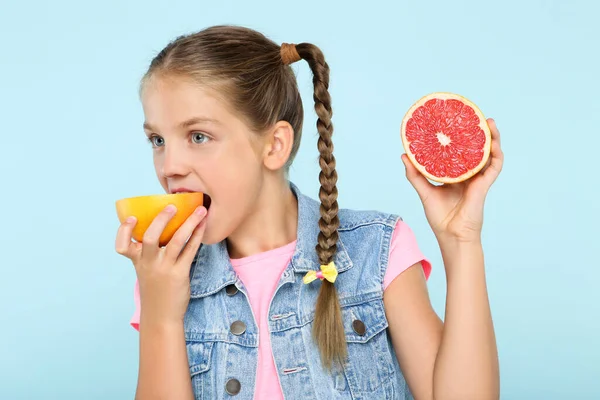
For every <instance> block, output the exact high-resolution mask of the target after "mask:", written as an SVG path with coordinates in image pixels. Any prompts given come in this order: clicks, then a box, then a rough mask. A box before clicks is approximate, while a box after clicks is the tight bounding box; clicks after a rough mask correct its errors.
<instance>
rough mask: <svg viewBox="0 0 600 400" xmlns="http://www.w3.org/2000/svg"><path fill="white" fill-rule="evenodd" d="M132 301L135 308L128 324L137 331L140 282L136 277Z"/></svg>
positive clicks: (138, 324)
mask: <svg viewBox="0 0 600 400" xmlns="http://www.w3.org/2000/svg"><path fill="white" fill-rule="evenodd" d="M133 302H134V303H135V310H134V312H133V316H132V317H131V320H130V321H129V324H130V325H131V326H133V328H134V329H135V330H136V331H138V332H139V330H140V283H139V281H138V280H137V279H136V280H135V287H134V289H133Z"/></svg>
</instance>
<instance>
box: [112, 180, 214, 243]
mask: <svg viewBox="0 0 600 400" xmlns="http://www.w3.org/2000/svg"><path fill="white" fill-rule="evenodd" d="M204 198H205V196H204V194H203V193H201V192H189V193H177V194H157V195H149V196H138V197H128V198H125V199H120V200H117V202H116V208H117V216H118V218H119V221H120V222H121V223H123V222H124V221H125V219H127V217H129V216H134V217H136V218H137V223H136V225H135V226H134V228H133V232H132V236H133V239H134V240H135V241H136V242H139V243H141V242H142V239H143V238H144V233H146V229H148V227H149V226H150V224H151V223H152V221H153V220H154V218H156V216H157V215H158V214H159V213H160V212H161V211H162V210H163V209H164V208H165V207H166V206H168V205H169V204H173V205H174V206H175V207H176V208H177V212H176V213H175V215H174V216H173V217H172V218H171V219H170V220H169V222H168V223H167V226H165V228H164V229H163V231H162V233H161V235H160V238H159V246H161V247H162V246H166V245H167V243H169V241H170V240H171V238H173V235H174V234H175V232H176V231H177V229H179V227H180V226H181V225H182V224H183V223H184V222H185V221H186V220H187V218H188V217H189V216H190V215H192V213H193V212H194V210H195V209H196V207H199V206H201V205H203V204H205V203H206V201H205V199H204ZM206 205H207V206H208V204H206Z"/></svg>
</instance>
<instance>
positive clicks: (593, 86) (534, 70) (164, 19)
mask: <svg viewBox="0 0 600 400" xmlns="http://www.w3.org/2000/svg"><path fill="white" fill-rule="evenodd" d="M332 3H334V2H325V1H322V0H319V1H315V0H304V1H301V2H281V1H258V0H257V1H252V2H248V1H238V2H234V1H227V0H223V1H221V2H216V1H212V2H199V1H171V2H166V1H163V2H159V1H148V0H147V1H141V0H135V1H128V2H122V1H114V0H112V1H102V2H78V1H53V2H42V1H30V2H24V1H23V2H18V3H17V2H16V1H12V2H10V1H8V2H7V1H6V0H2V1H1V5H0V10H1V11H0V116H1V118H0V134H1V135H0V137H1V138H2V140H7V142H6V143H5V144H6V146H2V147H1V153H0V154H1V155H0V171H1V172H2V185H1V190H2V196H0V201H1V205H2V216H1V217H0V221H2V222H1V223H0V227H1V229H0V243H1V246H2V258H0V268H1V279H0V282H1V283H0V284H1V288H0V307H1V309H0V324H1V329H0V398H2V399H11V400H12V399H15V400H16V399H32V398H46V399H61V400H70V399H90V400H91V399H131V398H133V394H134V390H135V384H136V378H137V363H138V347H137V339H138V334H137V332H136V331H134V330H133V329H132V328H131V327H130V326H129V324H128V322H129V318H130V316H131V314H132V312H133V307H134V304H133V284H134V280H135V273H134V269H133V267H132V266H131V264H130V262H129V261H128V260H127V259H125V258H123V257H121V256H119V255H117V254H116V253H115V252H114V237H115V234H116V230H117V227H118V221H117V218H116V213H115V208H114V201H115V200H116V199H118V198H121V197H126V196H132V195H138V194H147V193H158V192H160V191H161V189H160V186H159V185H158V182H157V181H156V179H155V176H154V171H153V167H152V160H151V150H150V148H149V147H148V146H147V144H146V143H145V137H144V134H143V131H142V122H143V115H142V110H141V106H140V103H139V101H138V98H137V86H138V82H139V78H140V77H141V75H142V74H143V72H144V71H145V68H146V67H147V65H148V63H149V61H150V59H151V58H152V57H153V55H154V54H155V53H156V52H157V51H159V50H160V49H161V48H162V47H163V46H164V45H166V44H167V42H168V41H169V40H171V39H173V38H174V37H175V36H177V35H179V34H182V33H188V32H191V31H195V30H199V29H202V28H204V27H207V26H209V25H214V24H222V23H228V24H240V25H246V26H249V27H251V28H255V29H258V30H260V31H262V32H264V33H265V34H266V35H268V36H270V37H271V38H272V39H274V40H275V41H277V42H278V43H281V42H302V41H308V42H313V43H315V44H317V45H318V46H320V47H321V48H322V50H323V52H324V53H325V55H326V57H327V61H328V63H329V64H330V67H331V94H332V99H333V107H334V120H333V121H334V125H335V134H334V143H335V146H336V156H337V159H338V171H339V176H340V180H339V190H340V204H341V206H342V207H351V208H368V209H379V210H384V211H390V212H396V213H400V214H401V215H402V216H403V217H404V218H405V220H406V221H407V222H408V223H409V224H410V225H411V226H412V228H413V229H414V231H415V233H416V235H417V237H418V240H419V243H420V245H421V247H422V249H423V250H424V252H425V253H426V254H427V255H428V256H429V257H430V258H431V259H432V261H433V264H434V270H433V274H432V277H431V279H430V281H429V287H430V293H431V297H432V301H433V304H434V306H435V308H436V310H437V311H438V312H439V314H440V315H442V316H443V312H444V300H445V276H444V270H443V266H442V263H441V257H440V253H439V249H438V247H437V243H436V241H435V238H434V237H433V235H432V233H431V231H430V229H429V226H428V225H427V222H426V220H425V217H424V214H423V211H422V208H421V204H420V202H419V199H418V197H417V196H416V193H415V192H414V190H413V188H412V187H411V186H410V185H409V184H408V182H407V181H406V178H405V177H404V168H403V165H402V163H401V161H400V154H401V153H402V145H401V141H400V133H399V128H400V122H401V119H402V117H403V116H404V113H405V111H406V110H407V109H408V108H409V107H410V105H411V104H412V103H413V102H414V101H415V100H417V99H419V98H420V97H421V96H422V95H424V94H427V93H430V92H433V91H452V92H457V93H460V94H463V95H465V96H467V97H468V98H470V99H471V100H473V101H474V102H475V103H476V104H477V105H478V106H479V107H480V108H481V109H482V110H483V112H484V113H485V114H486V116H488V117H493V118H495V119H496V121H497V124H498V127H499V129H500V131H501V133H502V136H503V142H502V143H503V148H504V151H505V155H506V161H505V168H504V171H503V172H502V175H501V177H500V178H499V180H498V181H497V182H496V184H495V185H494V187H493V190H492V191H491V192H490V194H489V197H488V202H487V206H486V207H487V208H486V219H485V224H484V245H485V251H486V253H485V254H486V261H487V277H488V284H489V293H490V298H491V304H492V307H493V316H494V321H495V326H496V329H497V338H498V346H499V352H500V362H501V375H502V377H501V381H502V399H528V400H529V399H544V400H551V399H565V398H568V399H598V398H600V387H599V385H598V380H599V379H600V366H599V363H600V345H599V343H598V338H599V333H598V332H599V331H600V324H599V322H598V317H599V315H600V295H599V294H598V282H599V281H600V261H599V260H598V250H599V249H600V246H599V245H598V239H599V238H600V235H599V234H598V226H599V223H600V220H599V216H598V215H599V211H600V201H599V200H598V197H599V195H600V193H599V191H598V186H597V183H596V182H595V181H594V179H595V178H596V175H597V174H598V171H599V169H600V168H599V158H600V156H599V152H598V149H599V148H600V146H599V145H600V143H599V139H598V138H599V137H600V135H599V132H600V131H599V129H598V117H599V116H600V101H599V100H598V93H599V92H600V80H599V78H598V71H600V56H599V54H600V53H599V52H598V39H600V27H599V25H598V24H597V15H599V13H600V5H599V3H598V2H593V1H591V0H589V1H587V2H586V1H570V2H568V3H567V2H559V1H550V0H547V1H542V0H538V1H533V0H530V1H516V0H505V1H494V2H483V1H481V0H479V1H453V2H445V1H441V0H435V1H428V2H417V1H412V2H406V1H394V2H392V1H387V2H383V1H375V0H373V1H369V2H357V3H352V2H343V3H342V2H340V3H339V4H338V5H334V4H332ZM294 69H295V70H296V71H297V73H298V79H299V84H300V86H301V89H302V94H303V98H304V101H305V106H306V110H307V115H306V124H305V127H306V128H305V132H304V142H303V144H302V147H301V150H300V153H299V155H298V158H297V160H296V162H295V164H294V168H293V169H292V179H293V180H294V181H295V182H296V183H297V184H298V185H299V186H300V188H301V189H302V190H303V191H305V192H306V193H307V194H309V195H311V196H313V197H316V195H317V193H318V178H317V177H318V172H319V169H318V165H317V162H316V158H317V149H316V131H315V129H314V121H315V115H314V112H313V111H312V86H311V74H310V70H309V69H308V66H307V65H306V64H305V63H298V64H295V65H294Z"/></svg>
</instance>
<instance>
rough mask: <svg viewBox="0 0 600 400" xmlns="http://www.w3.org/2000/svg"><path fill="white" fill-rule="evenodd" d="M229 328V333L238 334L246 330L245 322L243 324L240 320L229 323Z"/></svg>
mask: <svg viewBox="0 0 600 400" xmlns="http://www.w3.org/2000/svg"><path fill="white" fill-rule="evenodd" d="M230 330H231V333H233V334H234V335H237V336H239V335H241V334H242V333H244V332H246V324H244V323H243V322H242V321H235V322H234V323H232V324H231V327H230Z"/></svg>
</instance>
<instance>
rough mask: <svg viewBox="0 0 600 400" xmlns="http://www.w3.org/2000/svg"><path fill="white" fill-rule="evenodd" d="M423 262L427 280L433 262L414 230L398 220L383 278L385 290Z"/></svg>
mask: <svg viewBox="0 0 600 400" xmlns="http://www.w3.org/2000/svg"><path fill="white" fill-rule="evenodd" d="M419 261H420V262H421V265H422V266H423V272H424V273H425V279H429V275H430V274H431V262H430V261H429V260H428V259H427V258H426V257H425V256H424V255H423V253H422V252H421V249H419V245H418V244H417V239H416V237H415V235H414V233H413V231H412V229H411V228H410V227H409V226H408V224H406V222H404V221H402V220H398V223H397V224H396V227H395V229H394V233H393V235H392V240H391V243H390V254H389V260H388V268H387V271H386V272H385V276H384V278H383V290H384V291H385V289H387V287H388V286H389V285H390V283H392V282H393V281H394V279H396V277H398V276H399V275H400V274H401V273H402V272H404V271H406V270H407V269H408V268H409V267H410V266H412V265H414V264H416V263H418V262H419Z"/></svg>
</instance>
